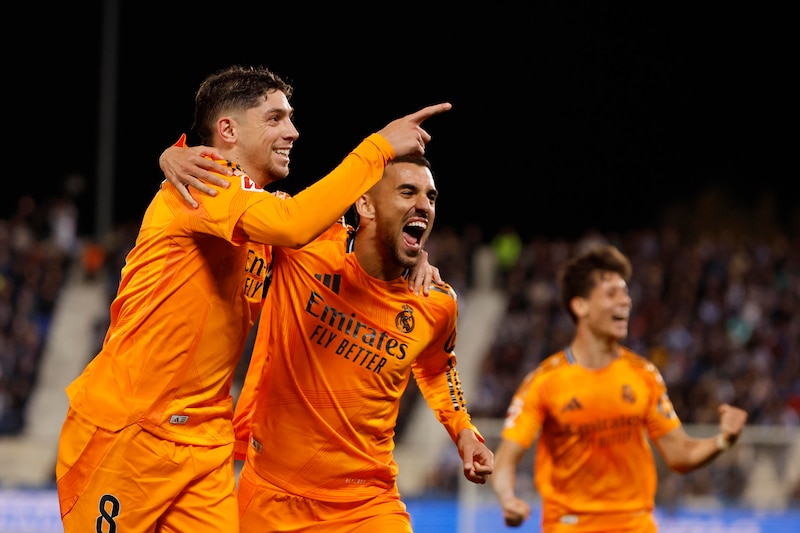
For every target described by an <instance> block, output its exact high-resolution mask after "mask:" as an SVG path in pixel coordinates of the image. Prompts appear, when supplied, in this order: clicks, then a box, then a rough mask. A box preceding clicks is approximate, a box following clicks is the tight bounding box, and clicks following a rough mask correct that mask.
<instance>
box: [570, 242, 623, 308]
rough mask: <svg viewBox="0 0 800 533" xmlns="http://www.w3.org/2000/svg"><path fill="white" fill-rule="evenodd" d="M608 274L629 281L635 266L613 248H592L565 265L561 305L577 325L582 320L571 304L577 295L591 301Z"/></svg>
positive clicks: (601, 246) (607, 246)
mask: <svg viewBox="0 0 800 533" xmlns="http://www.w3.org/2000/svg"><path fill="white" fill-rule="evenodd" d="M604 272H615V273H617V274H619V275H620V276H621V277H622V279H624V280H625V281H626V282H627V281H629V280H630V279H631V275H632V274H633V267H632V266H631V262H630V260H629V259H628V258H627V257H626V256H625V254H623V253H622V252H620V251H619V250H618V249H617V248H616V247H614V246H611V245H598V246H595V247H592V248H590V249H589V250H587V251H586V252H584V253H582V254H580V255H577V256H575V257H573V258H572V259H570V260H568V261H567V262H566V263H564V265H563V266H562V268H561V272H560V274H559V281H560V283H561V305H562V306H563V307H564V310H565V311H566V312H567V313H568V314H569V316H570V318H572V321H573V322H577V321H578V317H577V316H575V313H573V311H572V309H571V308H570V305H569V303H570V301H572V299H573V298H575V297H576V296H577V297H581V298H588V297H589V293H591V292H592V289H594V287H595V285H596V284H597V282H598V281H599V280H600V276H601V275H602V274H603V273H604Z"/></svg>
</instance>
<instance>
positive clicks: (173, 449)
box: [56, 409, 238, 533]
mask: <svg viewBox="0 0 800 533" xmlns="http://www.w3.org/2000/svg"><path fill="white" fill-rule="evenodd" d="M56 484H57V487H58V499H59V504H60V506H61V521H62V523H63V524H64V531H65V533H72V532H75V533H78V532H85V531H100V532H113V531H124V532H126V533H134V532H137V533H138V532H141V533H153V532H156V531H164V532H166V531H169V532H178V531H190V532H192V533H206V532H208V533H212V532H213V533H219V532H220V531H236V530H237V528H238V515H237V509H236V507H237V506H236V492H235V474H234V469H233V444H232V443H231V444H230V445H225V446H217V447H208V446H191V445H186V444H176V443H174V442H170V441H166V440H163V439H160V438H157V437H155V436H154V435H151V434H150V433H147V432H146V431H144V430H142V428H141V427H139V426H138V425H135V424H134V425H132V426H128V427H126V428H125V429H123V430H121V431H118V432H111V431H107V430H104V429H102V428H98V427H96V426H94V425H93V424H92V423H91V422H89V421H88V420H86V419H84V418H83V417H81V416H80V415H79V414H78V413H76V412H75V411H73V410H72V409H70V410H69V412H68V413H67V418H66V420H65V421H64V425H63V427H62V430H61V436H60V439H59V443H58V462H57V464H56Z"/></svg>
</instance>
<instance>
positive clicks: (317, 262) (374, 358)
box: [235, 225, 477, 502]
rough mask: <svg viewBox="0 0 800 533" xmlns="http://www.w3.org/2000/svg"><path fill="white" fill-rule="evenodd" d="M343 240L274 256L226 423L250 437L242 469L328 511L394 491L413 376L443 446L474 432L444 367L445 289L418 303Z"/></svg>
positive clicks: (448, 293) (451, 304)
mask: <svg viewBox="0 0 800 533" xmlns="http://www.w3.org/2000/svg"><path fill="white" fill-rule="evenodd" d="M346 239H347V229H346V228H344V227H342V226H341V225H336V226H334V227H332V228H331V229H330V230H329V231H327V232H326V233H325V234H323V236H321V237H320V238H319V239H317V240H315V241H314V242H313V243H311V244H309V245H307V246H305V247H303V248H302V249H300V250H290V249H286V248H274V249H273V254H274V267H273V279H272V284H271V286H270V290H269V293H268V294H267V298H266V301H265V307H264V316H263V317H262V320H261V321H260V322H259V330H258V335H257V337H256V341H255V347H254V350H253V358H252V359H251V366H250V368H249V372H258V373H259V376H260V379H258V380H256V379H252V378H251V379H247V380H246V381H245V388H244V390H243V391H242V394H241V395H240V399H239V404H237V413H236V418H235V421H236V422H235V423H236V425H237V438H239V439H242V440H246V439H247V438H248V437H249V436H252V442H251V446H250V448H249V450H248V456H247V461H246V463H245V466H244V469H245V470H248V469H252V471H253V472H255V473H257V474H258V475H259V476H261V477H262V478H264V479H266V480H267V481H269V482H270V483H272V484H274V485H276V486H277V487H279V488H281V489H283V490H285V491H286V492H288V493H291V494H294V495H300V496H304V497H308V498H314V499H317V500H321V501H328V502H345V501H355V500H364V499H367V498H371V497H373V496H376V495H378V494H381V493H385V492H386V491H389V490H394V489H395V479H396V475H397V464H396V463H395V461H394V459H393V456H392V450H393V448H394V440H393V439H394V426H395V422H396V419H397V414H398V411H399V407H400V397H401V395H402V393H403V391H404V390H405V388H406V385H407V383H408V380H409V379H410V377H411V372H412V370H413V373H414V376H415V378H416V380H417V383H418V384H419V388H420V391H421V392H422V395H423V396H424V397H425V398H426V400H427V402H428V404H429V405H430V407H431V408H432V409H433V411H434V413H435V414H436V416H437V418H438V419H439V420H440V421H441V422H442V424H443V425H444V427H445V428H446V430H447V431H448V433H449V434H450V436H451V438H453V439H454V440H455V437H456V435H457V433H458V432H459V431H460V430H462V429H465V428H469V429H473V430H474V431H475V432H476V433H477V429H475V427H474V426H473V425H472V423H471V421H470V417H469V415H468V413H467V411H466V406H465V404H464V399H463V395H462V390H461V384H460V381H459V378H458V373H457V371H456V366H455V364H456V357H455V353H454V347H455V335H456V320H457V315H458V307H457V302H456V295H455V293H454V292H453V290H452V289H451V288H450V287H449V286H447V287H444V288H432V290H431V293H430V296H428V297H425V296H417V295H415V294H414V293H412V292H410V291H409V290H408V286H407V282H406V279H405V278H398V279H395V280H392V281H380V280H377V279H374V278H372V277H370V276H368V275H367V274H366V273H365V272H364V271H363V270H362V269H361V267H360V265H359V264H358V261H357V259H356V256H355V254H354V253H346V248H345V245H346ZM258 359H263V360H262V361H258ZM248 377H249V378H250V377H251V376H248ZM253 406H254V407H253ZM250 409H254V410H253V411H252V413H250V412H246V411H247V410H250ZM248 415H250V416H248ZM251 432H252V435H251V434H250V433H251ZM240 449H241V448H240Z"/></svg>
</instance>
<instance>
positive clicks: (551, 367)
mask: <svg viewBox="0 0 800 533" xmlns="http://www.w3.org/2000/svg"><path fill="white" fill-rule="evenodd" d="M566 366H569V362H568V361H567V356H566V354H565V353H564V351H563V350H562V351H560V352H557V353H554V354H553V355H550V356H548V357H547V358H545V359H544V360H543V361H542V362H541V363H539V366H537V367H536V369H535V370H533V376H534V377H540V376H545V375H547V374H549V373H551V372H555V371H556V370H558V369H560V368H564V367H566Z"/></svg>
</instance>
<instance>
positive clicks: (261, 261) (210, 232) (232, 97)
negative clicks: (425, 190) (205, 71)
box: [56, 66, 450, 532]
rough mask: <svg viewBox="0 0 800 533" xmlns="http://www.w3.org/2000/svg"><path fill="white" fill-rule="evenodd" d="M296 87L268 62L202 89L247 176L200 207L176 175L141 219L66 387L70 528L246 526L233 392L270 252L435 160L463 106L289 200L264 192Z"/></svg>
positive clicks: (235, 70)
mask: <svg viewBox="0 0 800 533" xmlns="http://www.w3.org/2000/svg"><path fill="white" fill-rule="evenodd" d="M291 93H292V87H291V86H290V85H288V84H286V83H285V82H284V81H283V80H282V79H281V78H280V77H278V76H276V75H275V74H274V73H272V72H271V71H269V70H267V69H265V68H251V67H240V66H234V67H231V68H228V69H224V70H222V71H219V72H217V73H214V74H212V75H211V76H209V77H208V78H206V80H204V82H203V83H202V84H201V86H200V89H199V90H198V92H197V95H196V98H195V118H196V121H195V126H196V128H197V130H198V132H199V133H200V136H201V141H202V142H205V143H207V144H209V145H211V146H213V147H214V148H213V149H212V151H214V152H218V154H219V156H220V157H219V159H222V160H223V161H225V162H226V164H227V165H228V166H229V167H230V168H233V169H236V170H237V171H239V174H238V175H237V176H236V178H235V179H234V180H232V183H231V185H230V187H229V188H228V189H223V190H219V191H218V194H217V195H216V196H215V197H213V198H212V197H209V198H203V202H202V207H201V208H199V209H191V208H189V207H187V206H185V205H184V203H183V193H185V192H186V190H185V189H184V188H183V187H182V186H181V187H175V186H174V185H172V184H171V183H164V184H163V185H162V187H161V189H160V191H158V192H157V193H156V195H155V197H154V199H153V200H152V203H151V205H150V206H149V208H148V209H147V212H146V213H145V215H144V218H143V222H142V226H141V228H140V231H139V234H138V238H137V241H136V245H135V246H134V248H133V249H132V250H131V252H130V253H129V254H128V256H127V258H126V263H125V267H124V268H123V271H122V281H121V282H120V286H119V291H118V294H117V297H116V299H115V300H114V302H113V303H112V305H111V325H110V327H109V329H108V332H107V335H106V337H105V342H104V345H103V348H102V350H101V351H100V353H99V354H97V356H95V358H94V359H92V361H91V362H90V363H89V364H88V365H87V367H86V369H85V370H84V372H83V373H82V374H81V375H80V376H79V377H78V378H77V379H76V380H75V381H73V382H72V383H71V384H70V385H69V387H68V388H67V395H68V397H69V400H70V408H69V411H68V413H67V417H66V420H65V422H64V424H63V427H62V431H61V435H60V440H59V446H58V461H57V465H56V478H57V487H58V496H59V503H60V507H61V518H62V522H63V525H64V530H65V531H66V532H77V531H86V530H87V529H88V530H103V531H111V530H119V531H126V530H136V531H237V530H238V523H237V517H238V513H237V506H236V496H235V494H234V487H235V479H234V474H235V472H234V469H233V440H234V435H233V426H232V424H231V417H232V411H233V399H232V397H231V394H230V391H231V384H232V380H233V375H234V371H235V369H236V366H237V362H238V360H239V357H240V356H241V353H242V348H243V346H244V343H245V342H246V337H247V334H248V332H249V330H250V328H251V327H252V325H253V323H254V321H255V319H256V317H257V316H258V313H259V311H260V309H261V303H262V297H263V291H264V288H265V283H266V282H267V281H268V264H269V259H270V258H269V256H270V248H269V246H270V245H273V244H274V245H282V246H287V247H290V248H292V247H298V246H302V245H303V244H306V243H308V242H310V241H311V240H313V239H314V238H315V237H316V236H318V235H319V234H320V233H322V232H323V231H324V230H325V229H327V228H328V227H329V226H330V225H331V224H333V223H334V222H335V221H336V220H337V219H338V218H339V217H340V216H341V215H342V213H344V212H345V211H346V210H347V209H348V208H349V207H350V205H352V203H353V202H354V201H355V200H356V199H357V198H358V197H359V196H360V195H361V194H363V193H364V192H365V191H367V190H368V189H369V188H370V187H371V186H372V185H374V184H375V183H377V182H378V181H380V178H381V176H382V174H383V169H384V168H385V166H386V164H387V162H388V161H389V160H391V159H392V158H394V157H397V156H401V155H407V154H414V155H421V154H422V153H424V148H425V144H426V143H427V141H429V140H430V136H429V135H428V134H427V132H426V131H425V130H423V129H422V127H421V123H422V122H423V121H424V120H425V119H427V118H428V117H430V116H432V115H434V114H437V113H440V112H443V111H446V110H448V109H449V108H450V105H449V104H439V105H436V106H430V107H428V108H425V109H423V110H421V111H418V112H417V113H415V114H412V115H408V116H406V117H403V118H401V119H398V120H395V121H393V122H391V123H390V124H388V125H387V126H385V127H384V128H383V129H381V130H380V131H379V132H378V133H375V134H372V135H370V136H369V137H367V138H366V139H365V140H364V141H363V142H362V143H361V144H359V145H358V146H357V147H356V148H355V149H354V150H353V151H352V152H351V153H350V154H349V155H348V156H347V157H346V158H345V159H344V161H343V162H342V163H341V164H340V165H339V166H338V167H337V168H336V169H334V170H333V172H332V173H331V174H329V175H328V176H326V177H325V178H323V179H322V180H320V181H319V182H317V183H315V184H314V185H312V186H310V187H308V188H307V189H305V190H304V191H302V192H301V193H299V194H298V195H297V196H296V197H294V198H290V199H286V200H279V199H277V198H275V197H274V196H273V195H271V194H269V193H266V192H265V191H264V190H263V187H264V186H265V185H266V184H267V183H269V182H272V181H275V180H279V179H282V178H284V177H286V176H287V175H288V172H289V152H290V151H291V148H292V146H293V144H294V141H295V140H296V139H297V138H298V135H299V134H298V132H297V129H296V128H295V126H294V123H293V120H292V116H293V109H292V107H291V106H290V105H289V97H290V96H291ZM240 165H241V166H240ZM245 172H246V173H245Z"/></svg>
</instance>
